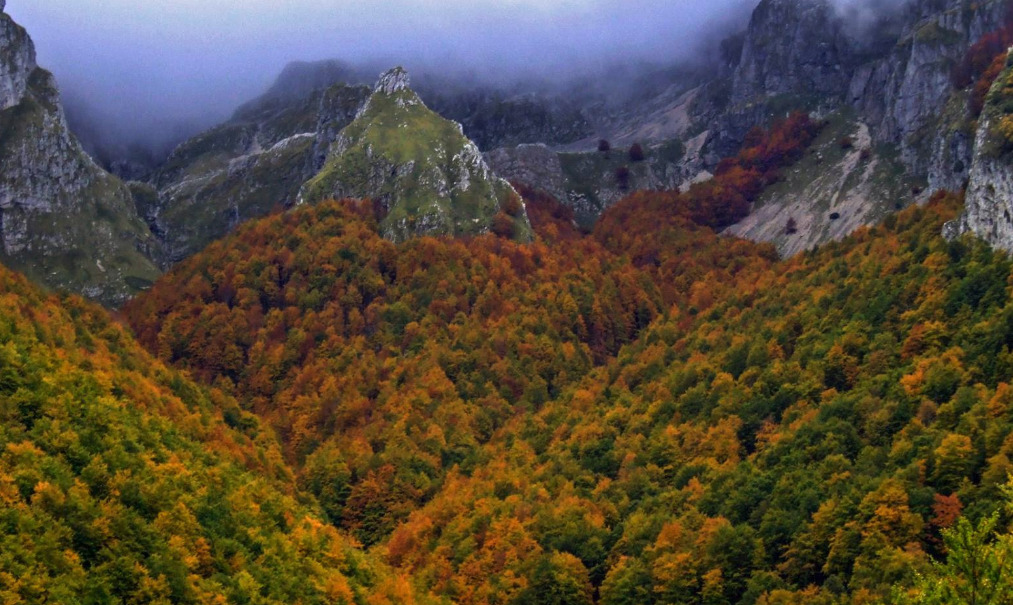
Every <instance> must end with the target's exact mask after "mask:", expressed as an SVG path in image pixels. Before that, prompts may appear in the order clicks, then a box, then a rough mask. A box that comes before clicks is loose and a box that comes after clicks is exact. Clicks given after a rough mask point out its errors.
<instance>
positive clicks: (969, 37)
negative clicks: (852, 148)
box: [848, 0, 1006, 190]
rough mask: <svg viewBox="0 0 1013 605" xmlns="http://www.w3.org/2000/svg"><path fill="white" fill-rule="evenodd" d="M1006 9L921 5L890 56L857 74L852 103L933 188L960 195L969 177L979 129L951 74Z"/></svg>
mask: <svg viewBox="0 0 1013 605" xmlns="http://www.w3.org/2000/svg"><path fill="white" fill-rule="evenodd" d="M1005 10H1006V9H1005V3H1004V2H1002V1H1000V0H985V1H983V2H974V3H967V2H963V1H962V0H943V1H942V2H940V1H938V0H919V1H917V2H914V3H913V4H911V5H910V6H909V9H908V14H907V23H906V25H905V27H904V30H903V32H902V33H901V36H900V39H899V40H898V41H897V43H896V45H895V46H894V48H893V50H892V52H890V53H889V54H888V55H886V56H884V57H881V58H880V59H877V60H875V61H872V62H869V63H867V64H865V65H863V66H862V67H860V68H859V69H858V70H856V72H855V75H854V78H853V79H852V81H851V84H850V86H849V92H848V101H849V102H850V103H851V104H853V105H854V106H855V107H856V108H857V109H858V110H859V112H860V113H861V114H862V115H863V117H864V118H865V120H866V121H867V122H868V123H869V125H870V127H871V128H872V132H873V135H874V138H875V139H876V141H877V142H881V143H893V144H896V145H898V147H899V149H900V152H901V159H902V160H903V161H904V164H905V165H906V166H908V168H909V170H910V171H911V172H912V173H914V174H918V175H924V176H926V177H927V179H928V181H929V186H930V189H933V190H934V189H940V188H951V189H958V188H960V187H961V186H962V184H963V181H964V180H965V179H966V178H967V169H968V168H969V165H970V160H971V157H970V150H971V145H970V143H971V141H973V138H974V134H973V130H971V131H968V129H967V128H965V127H964V122H966V121H968V119H969V117H968V116H966V99H965V98H963V97H962V96H961V95H959V94H958V91H956V90H954V86H953V83H952V78H951V71H952V67H953V65H954V63H956V62H958V61H960V59H961V58H962V57H963V55H964V53H965V52H966V51H967V48H968V47H969V46H970V45H972V44H974V42H976V41H977V40H978V39H980V38H981V37H982V36H983V35H985V34H986V33H988V32H990V31H993V30H995V29H997V28H998V27H1000V26H1001V24H1002V22H1003V18H1004V16H1005Z"/></svg>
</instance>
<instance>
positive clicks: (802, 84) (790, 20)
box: [732, 0, 854, 105]
mask: <svg viewBox="0 0 1013 605" xmlns="http://www.w3.org/2000/svg"><path fill="white" fill-rule="evenodd" d="M853 61H854V57H853V50H852V43H851V41H850V40H849V39H848V37H847V36H846V35H845V33H844V23H843V21H842V20H841V19H840V18H839V17H838V15H837V13H836V11H835V9H834V8H833V6H832V5H831V4H830V2H829V1H828V0H763V1H762V2H760V4H759V6H757V7H756V10H755V11H753V16H752V19H751V21H750V24H749V29H748V31H747V33H746V39H745V42H744V44H743V47H742V57H741V60H740V62H739V65H738V67H737V68H736V70H735V75H734V77H733V81H732V82H733V84H732V102H733V103H734V104H736V105H742V104H746V103H750V102H754V101H766V100H767V99H768V98H769V97H775V96H778V95H796V94H805V95H812V96H818V97H837V96H840V95H841V94H843V93H844V91H845V90H847V86H848V81H849V79H850V70H851V65H852V62H853Z"/></svg>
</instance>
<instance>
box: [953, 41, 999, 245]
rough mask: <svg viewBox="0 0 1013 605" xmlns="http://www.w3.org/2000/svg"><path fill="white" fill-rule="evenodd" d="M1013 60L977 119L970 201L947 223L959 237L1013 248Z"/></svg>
mask: <svg viewBox="0 0 1013 605" xmlns="http://www.w3.org/2000/svg"><path fill="white" fill-rule="evenodd" d="M1011 100H1013V60H1011V59H1010V58H1009V56H1008V55H1007V56H1005V57H1003V58H1002V69H1001V71H1000V72H999V74H998V76H997V77H996V78H995V82H994V83H993V84H992V86H991V88H990V89H989V91H988V94H987V96H986V98H985V105H984V108H983V110H982V114H981V117H980V118H979V120H978V131H977V135H976V137H975V143H974V160H973V162H972V164H971V174H970V182H969V183H968V188H967V201H966V204H965V209H964V213H963V214H962V215H961V217H960V218H959V219H958V220H956V221H954V222H952V223H950V224H948V225H947V226H946V235H947V237H950V238H956V237H958V236H959V235H961V234H963V233H973V234H975V235H976V236H978V237H980V238H982V239H983V240H985V241H987V242H989V243H990V244H991V245H993V246H995V247H997V248H1001V249H1003V250H1007V251H1009V250H1013V155H1011V153H1010V152H1011V151H1013V128H1011V126H1013V117H1011V116H1013V103H1011Z"/></svg>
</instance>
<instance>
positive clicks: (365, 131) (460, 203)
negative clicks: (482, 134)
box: [302, 69, 531, 242]
mask: <svg viewBox="0 0 1013 605" xmlns="http://www.w3.org/2000/svg"><path fill="white" fill-rule="evenodd" d="M302 197H303V200H304V201H306V202H309V203H313V202H318V201H321V200H324V199H329V198H337V199H340V198H345V197H350V198H370V199H373V200H374V201H376V202H378V203H379V204H380V205H382V207H383V210H384V212H385V213H386V216H385V217H384V218H383V220H382V221H381V231H382V233H383V234H384V236H385V237H387V238H389V239H391V240H393V241H396V242H397V241H404V240H406V239H409V238H411V237H414V236H416V235H455V236H463V235H477V234H481V233H486V232H489V231H490V230H492V229H495V230H497V231H498V232H503V233H508V234H509V235H511V237H515V238H516V239H518V240H520V241H528V240H530V239H531V227H530V224H529V223H528V220H527V217H526V215H525V213H524V207H523V204H522V203H521V202H520V200H519V198H518V197H517V194H516V192H514V191H513V189H512V188H511V187H510V185H509V184H508V183H507V182H506V181H503V180H501V179H499V178H497V177H496V176H495V175H493V174H492V172H491V171H490V170H489V167H488V166H487V165H486V163H485V160H484V159H483V158H482V154H481V153H480V152H479V150H478V147H476V146H475V144H474V143H472V142H471V141H469V140H468V138H467V137H465V136H464V133H463V131H462V130H461V126H460V125H459V124H457V123H455V122H451V121H449V120H446V119H444V118H442V117H440V116H439V115H438V114H436V113H434V112H433V111H431V110H430V109H429V108H427V107H426V106H425V104H423V103H422V100H421V99H419V97H418V95H416V94H415V92H414V91H412V90H411V89H410V88H408V79H407V74H406V73H405V72H404V71H403V70H400V69H395V70H392V71H390V72H388V73H386V74H384V75H383V76H382V77H381V80H380V83H379V84H378V86H377V89H376V91H375V92H374V93H373V96H372V97H371V98H370V100H369V101H368V102H367V104H366V106H365V107H364V108H363V109H362V111H361V112H360V113H359V115H358V116H357V117H356V119H355V121H354V122H352V123H351V124H350V125H349V126H348V127H347V128H345V130H344V131H342V133H341V135H340V136H339V138H338V140H337V142H335V143H334V145H333V146H332V149H331V153H330V156H329V158H328V160H327V162H326V164H325V165H324V168H323V169H322V170H321V171H320V172H319V173H318V174H317V175H316V176H315V177H313V178H312V179H310V180H309V181H308V182H307V183H306V186H305V187H304V189H303V196H302Z"/></svg>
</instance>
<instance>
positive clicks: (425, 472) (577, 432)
mask: <svg viewBox="0 0 1013 605" xmlns="http://www.w3.org/2000/svg"><path fill="white" fill-rule="evenodd" d="M818 127H819V125H818V124H814V123H812V122H810V121H808V120H807V119H804V118H803V117H801V116H795V117H793V118H791V119H789V120H786V121H784V122H782V123H780V124H778V125H777V126H775V127H774V129H773V130H771V131H768V132H757V133H755V135H751V137H750V143H749V144H748V145H747V146H746V147H745V148H744V150H743V151H742V152H741V153H740V154H739V155H738V156H736V158H733V159H731V160H729V161H726V162H725V163H723V168H722V169H721V170H719V172H718V174H717V177H716V178H715V180H714V181H713V182H711V183H708V184H706V185H705V186H698V187H695V188H693V189H691V190H689V191H688V192H686V193H683V194H678V193H670V194H645V193H637V194H633V195H631V196H630V197H629V198H627V199H626V200H624V201H623V202H621V203H620V204H619V205H617V206H616V207H615V208H614V209H612V210H611V211H609V212H608V213H606V215H605V216H604V217H603V218H602V220H601V221H600V222H599V224H598V225H597V227H596V229H595V230H594V232H593V233H591V234H588V235H583V234H581V233H580V232H579V231H577V230H576V229H575V228H574V226H573V224H572V213H571V212H570V211H569V210H568V209H566V208H565V207H562V206H560V205H559V204H558V203H556V202H554V201H553V200H552V199H551V198H549V197H548V196H545V195H544V194H539V193H538V192H533V191H529V190H524V189H521V191H522V193H524V194H525V196H526V198H527V202H528V211H529V214H530V217H531V221H532V225H533V226H534V228H535V230H536V232H537V234H538V241H537V242H536V243H534V244H531V245H521V244H517V243H514V242H511V241H509V240H506V239H501V238H497V237H495V236H493V235H487V236H482V237H478V238H474V239H468V240H456V241H455V240H446V239H431V238H423V239H418V240H412V241H409V242H405V243H402V244H393V243H391V242H388V241H386V240H383V239H382V238H380V236H379V234H378V230H377V222H376V218H375V216H374V215H373V212H372V208H371V206H370V205H369V204H362V203H358V202H353V201H345V202H327V203H324V204H321V205H319V206H316V207H313V208H301V209H298V210H296V211H294V212H291V213H286V214H280V215H275V216H272V217H269V218H268V219H265V220H262V221H259V222H256V223H252V224H249V225H247V226H245V227H243V228H241V229H240V230H239V231H238V232H237V233H236V234H235V235H234V236H232V237H230V238H228V239H226V240H224V241H222V242H220V243H217V244H215V245H213V246H212V247H211V248H209V249H208V250H207V251H206V252H205V253H203V254H201V255H198V256H196V257H194V258H193V259H191V260H189V261H187V262H185V263H183V264H182V265H180V266H179V267H177V268H176V269H175V270H173V271H172V272H170V273H169V274H168V275H167V276H166V277H165V278H164V279H163V280H161V281H160V282H159V283H158V284H156V286H155V288H154V289H153V290H152V291H150V292H149V293H147V294H145V295H144V296H142V297H140V298H138V299H137V300H135V301H134V302H133V303H131V304H130V305H129V306H128V307H127V308H126V309H125V315H126V318H127V319H128V321H129V322H130V323H131V325H132V326H133V327H134V328H135V330H136V333H137V335H138V338H139V340H140V341H141V343H143V345H144V346H146V347H147V348H148V349H149V350H150V351H152V353H154V354H155V355H157V356H158V357H160V358H162V359H163V360H164V361H166V362H168V363H170V364H173V365H176V366H178V367H180V368H182V369H185V370H186V371H188V372H189V373H190V374H191V375H193V376H194V377H195V378H197V379H198V380H199V381H201V382H203V383H205V384H207V385H210V386H211V387H213V388H215V389H218V390H220V391H221V392H222V393H224V395H223V396H224V397H230V398H234V400H235V401H237V402H240V405H242V406H243V408H244V409H243V410H242V412H243V413H244V414H245V413H251V414H253V415H254V416H256V417H257V418H258V422H262V423H263V424H264V426H265V427H268V426H269V427H271V428H273V429H274V432H275V433H276V434H277V435H278V437H279V439H280V442H281V444H282V446H281V447H282V456H283V458H284V462H285V463H287V464H290V465H291V467H292V468H293V473H294V476H295V483H296V485H297V487H298V489H299V490H300V493H302V494H303V495H304V497H311V496H312V499H314V500H316V501H317V502H318V503H319V505H320V507H321V509H322V510H323V513H324V515H325V516H326V519H327V520H328V521H330V522H331V523H332V524H333V525H334V526H335V527H337V528H339V529H340V530H341V531H347V532H349V533H350V534H351V535H353V536H355V538H356V539H357V540H358V541H359V542H361V543H362V544H363V546H364V547H365V548H366V549H367V550H368V552H369V553H370V554H371V555H373V556H375V557H377V558H379V559H381V560H382V562H383V563H384V564H386V565H389V566H391V567H392V568H394V569H396V570H398V572H399V573H402V574H405V575H406V576H407V577H410V578H411V579H412V583H413V585H414V587H415V588H416V590H418V591H420V592H421V593H429V594H432V595H434V596H435V597H436V598H442V599H444V600H445V601H446V602H451V603H463V604H475V605H478V604H494V603H503V604H513V603H516V604H525V605H527V604H535V605H538V604H542V603H545V604H549V603H552V604H560V603H566V604H570V603H574V604H591V603H603V604H609V605H619V604H634V603H636V604H643V603H648V604H649V603H659V604H661V603H666V604H667V603H707V604H711V603H714V604H722V603H728V604H739V603H742V604H747V605H752V604H754V603H764V604H773V603H807V604H808V603H875V602H902V601H905V600H914V602H961V601H954V600H952V599H950V600H946V598H944V600H942V601H940V600H938V598H942V597H938V595H939V594H943V593H939V592H938V590H937V591H936V592H932V591H933V590H935V589H932V586H936V588H938V586H940V585H942V584H940V582H942V580H939V581H937V583H936V584H933V582H934V581H936V580H934V578H936V576H935V575H933V574H938V577H940V578H944V577H946V576H945V575H944V574H945V573H951V574H952V573H957V572H953V569H950V568H946V567H938V568H937V567H934V566H933V565H932V561H933V560H937V561H946V557H947V553H948V546H947V545H952V544H958V545H959V544H960V542H959V539H960V536H961V535H963V536H965V537H966V536H968V535H971V536H972V537H974V536H977V539H978V544H979V545H982V548H984V546H985V545H989V544H990V540H991V536H992V533H993V531H997V530H1002V528H1003V527H1004V525H1003V523H1005V521H1003V519H1005V518H1006V517H1001V518H996V519H995V520H994V521H992V525H989V523H988V522H984V524H983V525H982V528H984V529H982V530H981V532H979V533H978V534H974V531H976V530H975V527H976V526H975V524H976V523H978V522H979V521H982V520H987V519H989V518H990V515H992V514H993V513H995V512H997V511H1002V510H1005V502H1006V500H1007V498H1006V496H1005V495H1004V491H1003V486H1004V485H1005V484H1006V482H1007V477H1008V474H1009V472H1010V470H1011V469H1013V463H1011V462H1010V456H1011V455H1013V453H1011V451H1010V447H1011V445H1010V444H1013V437H1011V432H1013V416H1011V414H1013V407H1011V402H1013V390H1011V388H1010V386H1009V382H1010V379H1011V377H1013V354H1011V352H1010V348H1011V346H1013V305H1011V302H1010V287H1011V284H1010V273H1011V266H1013V265H1011V261H1010V260H1009V258H1008V257H1007V256H1006V255H1005V254H1003V253H998V252H994V251H992V250H991V249H989V248H988V247H987V246H986V245H984V244H982V243H980V242H977V241H975V240H973V239H972V238H970V237H965V238H963V239H960V240H957V241H952V242H947V241H946V240H944V239H943V238H942V237H941V236H940V235H939V234H940V233H941V230H942V225H943V224H944V223H945V222H946V221H948V220H951V219H953V218H954V217H955V216H956V215H957V214H958V213H959V211H960V207H961V199H960V196H959V195H952V194H940V195H937V196H936V197H935V198H933V200H932V201H931V202H929V203H928V204H927V205H925V206H923V207H915V208H912V209H909V210H906V211H904V212H902V213H900V214H898V215H895V216H893V217H890V218H889V219H888V220H887V221H886V222H885V223H884V224H883V225H882V226H879V227H876V228H873V229H864V230H861V231H860V232H858V233H857V234H855V235H854V236H852V237H850V238H848V239H847V240H845V241H844V242H841V243H836V244H830V245H828V246H825V247H823V248H821V249H819V250H817V251H815V252H811V253H807V254H805V255H802V256H799V257H796V258H794V259H790V260H786V261H778V260H777V258H776V255H775V254H774V252H773V250H772V249H771V248H770V247H768V246H763V245H756V244H751V243H747V242H744V241H741V240H735V239H732V238H727V237H721V236H718V235H717V234H716V233H715V232H714V231H713V229H712V228H713V227H721V226H722V225H723V224H727V223H725V221H724V220H723V219H722V218H721V217H722V216H725V215H727V214H728V213H730V212H735V208H736V207H737V206H738V205H739V204H741V203H743V202H742V201H745V202H746V203H748V200H749V199H750V198H751V197H753V196H755V195H756V193H757V192H758V191H759V190H762V188H763V186H765V185H766V184H769V183H770V182H773V181H775V180H776V179H777V178H778V176H777V172H778V169H779V168H781V167H783V166H784V165H785V163H788V162H790V161H791V160H792V159H793V158H795V157H797V155H798V153H799V152H798V151H797V149H799V146H801V148H803V149H804V146H805V144H806V141H808V140H811V138H812V136H813V134H814V132H815V129H817V128H818ZM779 141H780V142H779ZM740 200H741V201H740ZM1007 408H1010V409H1007ZM236 413H239V412H238V411H234V412H233V414H236ZM243 417H244V418H245V417H246V416H243ZM225 420H226V422H229V417H228V416H226V418H225ZM231 422H232V423H235V422H236V421H235V418H233V420H232V421H231ZM958 520H959V522H958ZM961 532H963V533H961ZM965 542H966V541H965ZM988 548H989V549H992V550H989V551H988V552H992V553H993V554H994V552H993V551H995V552H998V551H1000V550H1001V548H1000V546H998V545H997V546H988ZM975 552H976V553H978V552H985V551H984V550H983V549H979V550H978V551H975ZM996 556H997V555H996ZM994 560H995V558H994V556H993V562H994ZM958 564H959V560H958V559H957V558H954V560H953V565H954V566H956V567H954V569H958V571H959V569H962V568H960V567H959V565H958ZM947 569H949V571H948V572H947ZM964 576H966V574H964V575H963V576H961V577H964ZM1001 576H1002V574H1000V577H999V578H998V580H997V581H1002V577H1001ZM1006 581H1009V578H1006ZM918 587H920V588H918ZM933 595H935V596H933ZM933 598H936V600H935V601H933V600H932V599H933ZM968 602H971V601H968Z"/></svg>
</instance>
